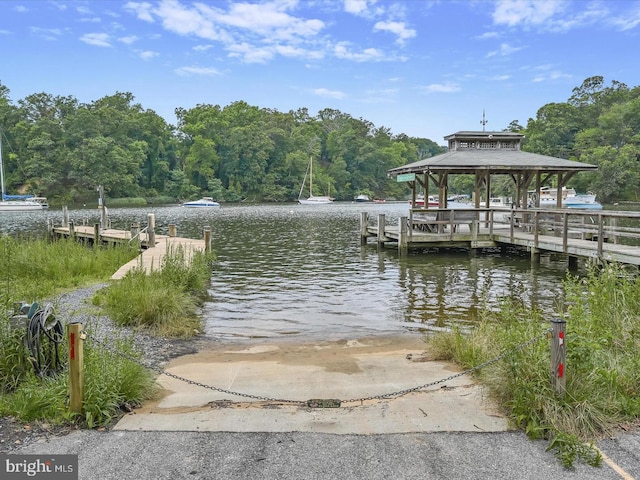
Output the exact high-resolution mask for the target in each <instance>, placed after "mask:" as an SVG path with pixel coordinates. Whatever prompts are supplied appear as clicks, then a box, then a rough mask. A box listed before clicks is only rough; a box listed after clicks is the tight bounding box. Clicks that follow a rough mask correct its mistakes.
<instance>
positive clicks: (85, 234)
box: [49, 210, 211, 280]
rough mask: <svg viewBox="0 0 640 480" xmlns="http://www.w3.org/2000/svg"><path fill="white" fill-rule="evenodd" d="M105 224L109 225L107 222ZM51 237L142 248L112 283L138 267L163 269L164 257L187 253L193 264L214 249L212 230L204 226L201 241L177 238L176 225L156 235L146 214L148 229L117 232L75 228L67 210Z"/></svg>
mask: <svg viewBox="0 0 640 480" xmlns="http://www.w3.org/2000/svg"><path fill="white" fill-rule="evenodd" d="M104 223H108V222H107V221H105V222H104ZM49 235H50V237H52V238H73V239H76V240H78V241H83V242H87V243H91V244H92V245H100V244H111V245H115V244H135V245H137V246H138V247H139V249H140V255H138V256H137V257H136V258H134V259H133V260H131V261H130V262H128V263H126V264H125V265H123V266H121V267H120V268H119V269H118V270H117V271H116V272H115V273H114V274H113V275H112V276H111V279H112V280H118V279H121V278H122V277H124V276H125V275H126V274H127V272H129V271H130V270H133V269H135V268H143V269H144V270H145V271H146V272H147V273H150V272H151V271H153V270H158V269H160V268H162V265H163V261H164V257H165V256H167V255H171V254H173V253H175V252H178V251H181V252H183V253H184V255H185V258H186V260H187V261H190V259H191V258H192V256H193V254H194V253H196V252H205V251H206V252H208V251H210V250H211V229H210V228H209V227H205V229H204V232H203V238H202V239H192V238H182V237H178V236H177V228H176V226H175V225H169V235H157V234H156V233H155V216H154V214H152V213H151V214H148V215H147V226H146V227H144V228H143V229H140V224H139V223H134V224H132V225H131V230H117V229H112V228H103V227H102V226H101V224H100V223H96V224H94V225H91V226H90V225H75V224H74V222H73V221H72V220H69V219H68V217H67V214H66V210H63V221H62V225H61V226H55V225H53V224H50V225H49Z"/></svg>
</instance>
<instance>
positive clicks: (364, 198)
mask: <svg viewBox="0 0 640 480" xmlns="http://www.w3.org/2000/svg"><path fill="white" fill-rule="evenodd" d="M354 200H355V201H356V202H370V201H371V199H370V198H369V195H365V194H364V193H361V194H360V195H358V196H356V198H355V199H354Z"/></svg>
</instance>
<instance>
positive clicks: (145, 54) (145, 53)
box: [139, 50, 160, 60]
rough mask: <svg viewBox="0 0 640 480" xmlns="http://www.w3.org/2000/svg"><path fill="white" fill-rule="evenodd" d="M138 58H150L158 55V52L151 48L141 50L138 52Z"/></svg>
mask: <svg viewBox="0 0 640 480" xmlns="http://www.w3.org/2000/svg"><path fill="white" fill-rule="evenodd" d="M139 55H140V58H141V59H143V60H151V59H153V58H155V57H157V56H159V55H160V54H159V53H158V52H154V51H152V50H144V51H142V52H140V53H139Z"/></svg>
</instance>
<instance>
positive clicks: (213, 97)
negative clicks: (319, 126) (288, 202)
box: [0, 0, 640, 144]
mask: <svg viewBox="0 0 640 480" xmlns="http://www.w3.org/2000/svg"><path fill="white" fill-rule="evenodd" d="M639 47H640V0H624V1H607V0H604V1H590V0H575V1H571V0H562V1H556V0H495V1H491V0H482V1H480V0H477V1H474V0H464V1H457V0H440V1H427V0H413V1H411V0H404V1H393V0H377V1H375V0H298V1H296V0H282V1H253V0H244V1H191V0H146V1H116V0H110V1H81V0H76V1H63V0H22V1H14V0H2V1H0V52H1V54H0V62H1V64H0V82H1V83H2V84H3V85H5V86H6V87H8V88H9V89H10V98H11V100H12V101H13V102H14V104H17V101H18V100H19V99H22V98H24V97H26V96H27V95H30V94H33V93H40V92H45V93H49V94H52V95H60V96H67V95H70V96H73V97H75V98H77V99H78V100H79V101H80V102H83V103H86V102H91V101H94V100H97V99H99V98H101V97H104V96H107V95H113V94H114V93H116V92H130V93H132V94H133V95H134V96H135V100H136V102H138V103H140V104H141V105H142V106H143V107H144V108H145V109H152V110H154V111H156V112H157V113H158V114H160V115H162V116H163V117H164V118H166V119H167V121H169V122H170V123H175V120H176V119H175V115H174V110H175V108H176V107H182V108H187V109H188V108H192V107H194V106H196V105H197V104H213V105H220V106H221V107H224V106H226V105H228V104H230V103H232V102H234V101H238V100H244V101H246V102H248V103H249V104H251V105H256V106H258V107H261V108H262V107H263V108H271V109H276V110H279V111H283V112H287V111H289V110H297V109H298V108H303V107H306V108H308V110H309V113H310V114H311V115H316V114H317V113H318V111H320V110H322V109H324V108H332V109H337V110H340V111H341V112H343V113H348V114H350V115H351V116H353V117H355V118H363V119H365V120H368V121H370V122H372V123H373V124H374V125H376V126H377V127H382V126H384V127H387V128H389V129H390V130H391V132H392V133H393V134H400V133H405V134H407V135H410V136H414V137H425V138H430V139H432V140H434V141H436V142H437V143H439V144H444V142H443V140H442V137H444V136H445V135H448V134H450V133H454V132H456V131H459V130H481V129H482V125H481V123H480V121H481V120H482V112H483V110H485V111H486V119H487V121H488V123H487V125H486V129H487V130H502V129H503V128H506V127H507V126H508V125H509V123H510V122H511V121H512V120H518V121H519V122H520V124H521V125H526V123H527V120H528V119H529V118H531V117H535V115H536V112H537V110H538V108H540V107H541V106H543V105H545V104H547V103H551V102H565V101H566V100H567V99H568V98H569V97H570V96H571V91H572V89H573V88H574V87H577V86H580V85H581V84H582V82H583V80H584V79H586V78H588V77H591V76H594V75H602V76H604V78H605V81H606V83H607V84H609V83H610V82H611V81H612V80H617V81H620V82H623V83H626V84H627V85H628V86H629V87H635V86H638V85H640V62H639V60H640V48H639Z"/></svg>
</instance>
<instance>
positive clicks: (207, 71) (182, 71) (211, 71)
mask: <svg viewBox="0 0 640 480" xmlns="http://www.w3.org/2000/svg"><path fill="white" fill-rule="evenodd" d="M174 72H175V73H177V74H178V75H180V76H182V77H191V76H194V75H204V76H208V77H217V76H219V75H222V74H221V73H220V71H219V70H217V69H215V68H210V67H180V68H176V69H175V70H174Z"/></svg>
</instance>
